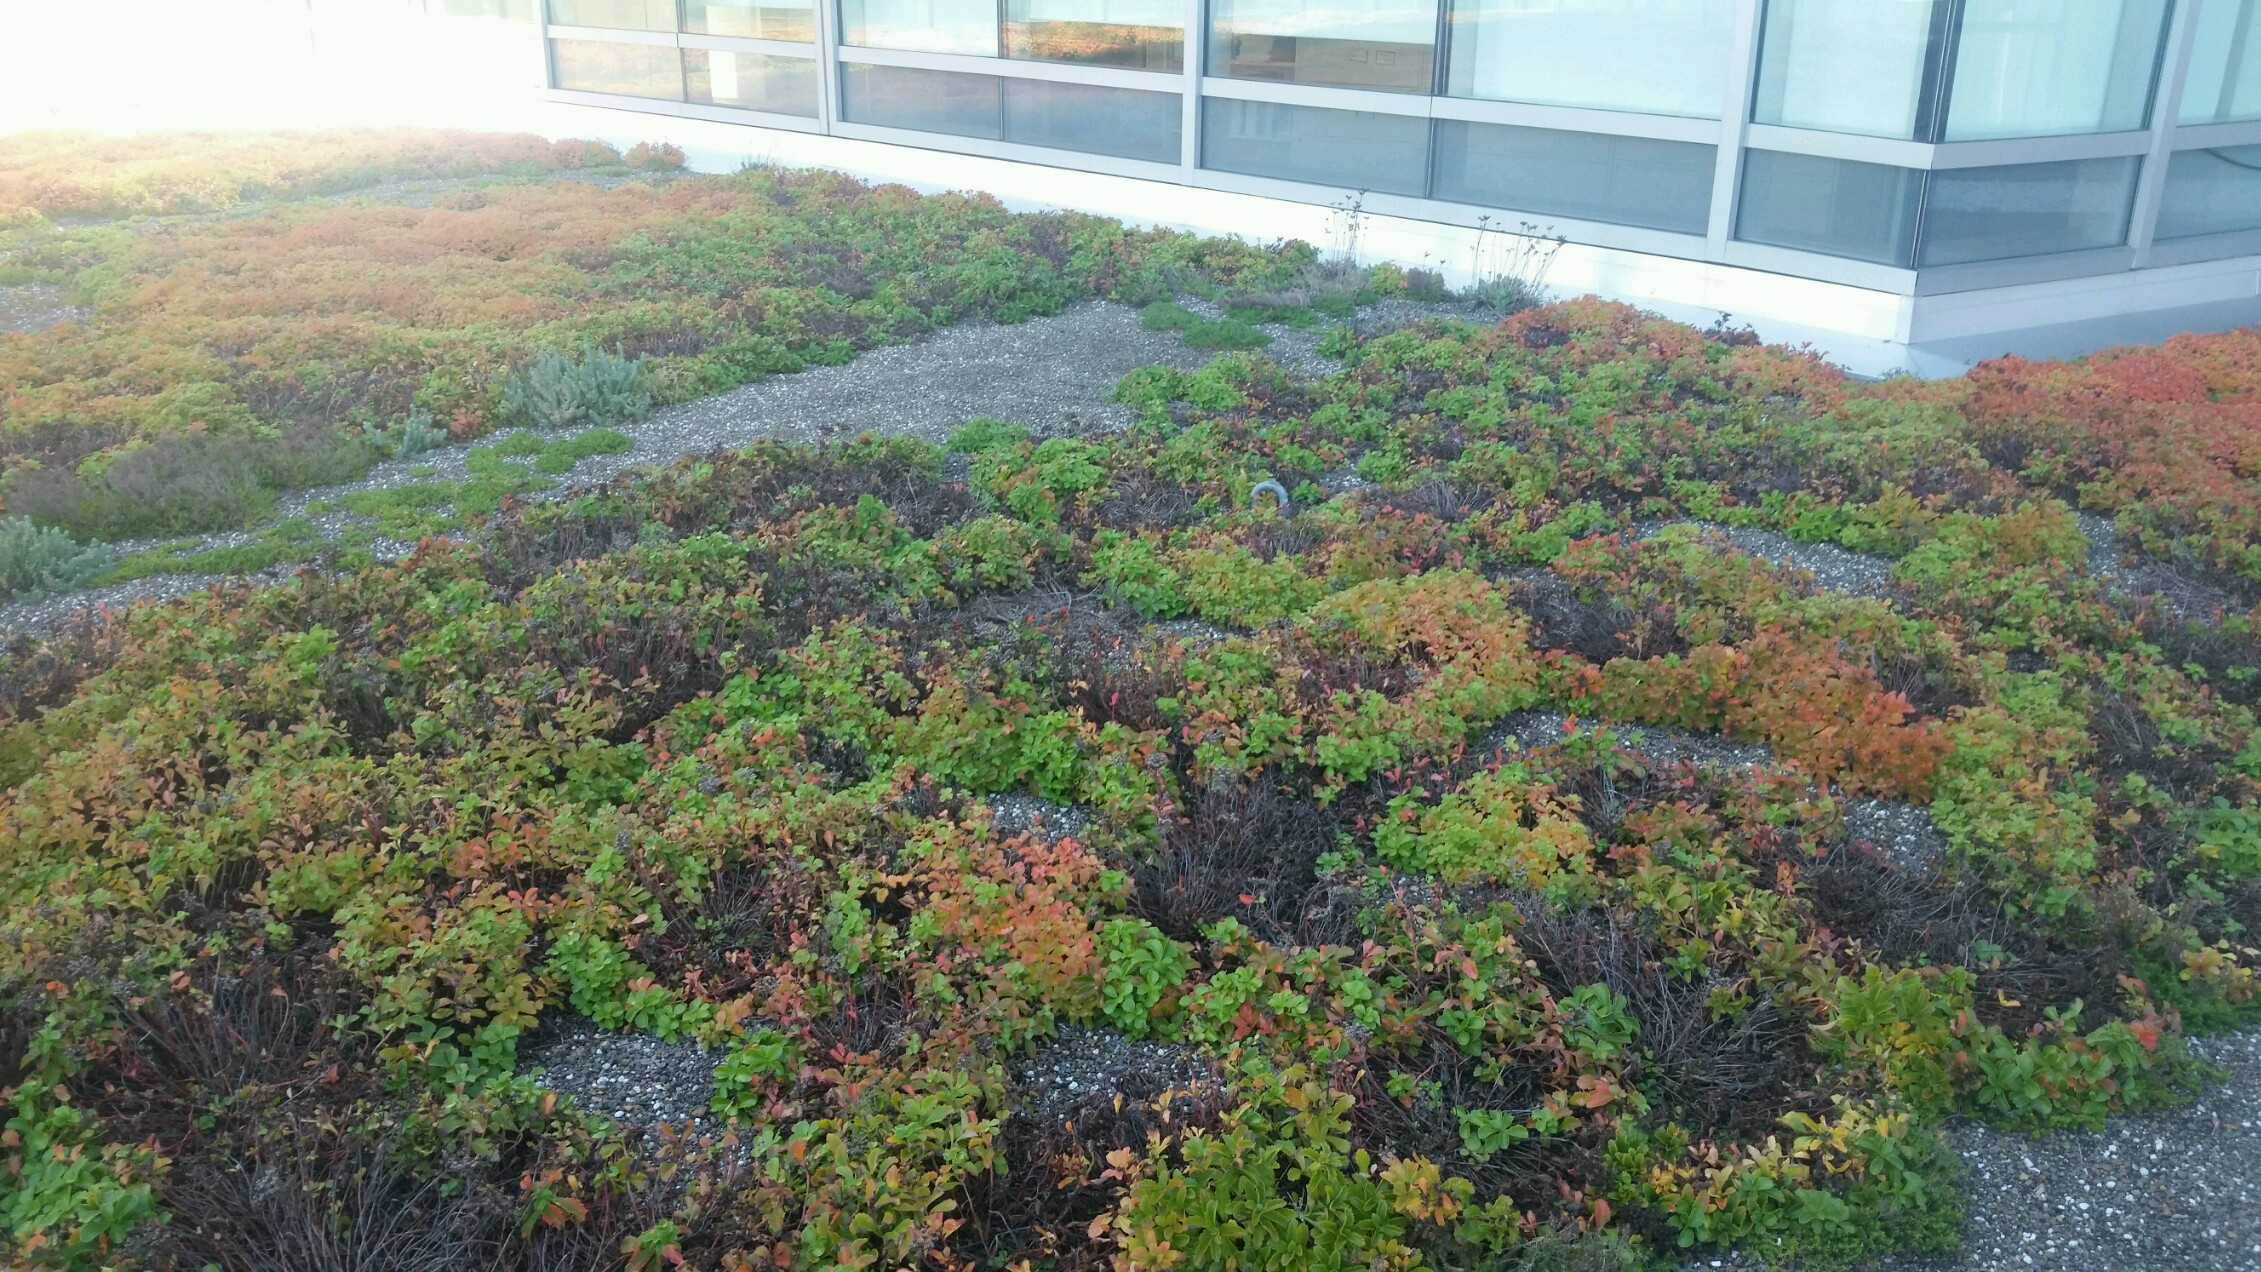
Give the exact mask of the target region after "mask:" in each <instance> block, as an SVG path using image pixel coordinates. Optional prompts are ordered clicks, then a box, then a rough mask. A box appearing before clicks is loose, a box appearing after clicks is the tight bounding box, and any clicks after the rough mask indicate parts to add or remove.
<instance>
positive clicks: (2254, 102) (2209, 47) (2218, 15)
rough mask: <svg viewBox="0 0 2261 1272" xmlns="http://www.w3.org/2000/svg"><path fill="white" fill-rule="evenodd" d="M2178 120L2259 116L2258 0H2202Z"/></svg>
mask: <svg viewBox="0 0 2261 1272" xmlns="http://www.w3.org/2000/svg"><path fill="white" fill-rule="evenodd" d="M2197 40H2198V42H2197V44H2195V45H2193V46H2192V48H2191V52H2190V78H2189V80H2187V81H2186V82H2185V83H2184V86H2183V91H2182V122H2184V123H2186V124H2226V123H2230V122H2232V121H2234V120H2240V119H2261V0H2202V3H2201V4H2200V5H2199V8H2198V33H2197Z"/></svg>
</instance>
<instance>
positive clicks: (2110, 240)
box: [1920, 158, 2138, 265]
mask: <svg viewBox="0 0 2261 1272" xmlns="http://www.w3.org/2000/svg"><path fill="white" fill-rule="evenodd" d="M2137 162H2138V161H2137V160H2135V159H2132V158H2128V159H2082V160H2076V161H2074V162H2071V163H2021V164H2013V165H2010V166H2008V167H2002V168H1957V169H1949V170H1947V171H1943V172H1934V173H1932V174H1931V194H1930V197H1929V201H1928V203H1927V204H1926V205H1925V208H1924V216H1923V258H1922V261H1921V262H1920V263H1921V264H1924V265H1961V264H1965V263H1967V262H1970V261H1994V260H2004V259H2007V258H2010V257H2015V256H2043V255H2047V254H2048V253H2050V252H2076V251H2080V250H2082V249H2084V248H2092V247H2112V246H2116V245H2118V244H2120V243H2124V242H2126V241H2127V236H2128V210H2129V208H2130V207H2131V206H2132V205H2133V203H2134V200H2135V173H2136V167H2137Z"/></svg>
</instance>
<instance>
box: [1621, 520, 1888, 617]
mask: <svg viewBox="0 0 2261 1272" xmlns="http://www.w3.org/2000/svg"><path fill="white" fill-rule="evenodd" d="M1668 525H1686V526H1695V527H1697V528H1699V529H1701V530H1702V531H1704V533H1705V534H1706V535H1707V536H1710V535H1718V536H1720V537H1721V538H1724V539H1726V540H1727V542H1728V543H1730V544H1732V545H1734V546H1735V547H1736V548H1739V549H1741V550H1742V551H1743V552H1745V553H1748V554H1749V555H1751V556H1754V557H1757V558H1759V559H1760V560H1763V561H1771V562H1773V563H1774V564H1776V565H1782V566H1788V567H1790V568H1791V569H1794V570H1803V571H1805V572H1806V573H1808V574H1810V575H1812V576H1813V582H1814V586H1815V587H1818V588H1820V589H1821V590H1823V591H1825V592H1839V593H1843V594H1844V595H1847V596H1867V597H1874V598H1878V599H1883V598H1888V597H1890V596H1891V595H1892V594H1893V591H1894V588H1893V586H1892V560H1891V558H1889V557H1881V556H1874V555H1871V554H1869V553H1866V552H1853V551H1850V550H1848V549H1845V548H1840V547H1838V546H1837V545H1836V544H1834V543H1807V542H1805V541H1803V540H1800V539H1793V538H1791V537H1790V536H1789V535H1786V534H1780V533H1777V532H1776V531H1773V530H1761V529H1758V528H1756V527H1752V526H1723V525H1719V524H1717V523H1714V522H1709V521H1673V522H1645V523H1642V524H1639V525H1636V526H1634V527H1633V530H1634V537H1636V538H1641V539H1646V538H1648V537H1650V536H1651V535H1654V534H1655V533H1656V532H1657V531H1659V530H1662V529H1664V528H1665V527H1666V526H1668Z"/></svg>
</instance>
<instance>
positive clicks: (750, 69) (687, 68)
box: [683, 49, 817, 118]
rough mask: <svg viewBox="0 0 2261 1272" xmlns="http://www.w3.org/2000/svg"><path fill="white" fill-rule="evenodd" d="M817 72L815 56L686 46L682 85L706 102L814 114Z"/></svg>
mask: <svg viewBox="0 0 2261 1272" xmlns="http://www.w3.org/2000/svg"><path fill="white" fill-rule="evenodd" d="M816 77H817V67H816V59H815V58H810V57H777V56H774V55H772V54H768V53H732V52H726V51H724V50H721V49H685V50H683V86H684V88H685V90H686V91H687V93H688V94H689V97H690V100H692V101H694V102H698V103H700V104H702V105H707V106H735V107H737V108H738V109H740V110H766V111H770V112H772V113H774V114H779V115H806V116H809V117H811V118H814V117H815V116H816V104H817V103H816V98H817V78H816Z"/></svg>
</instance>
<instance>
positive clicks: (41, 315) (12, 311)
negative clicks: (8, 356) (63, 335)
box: [0, 283, 93, 335]
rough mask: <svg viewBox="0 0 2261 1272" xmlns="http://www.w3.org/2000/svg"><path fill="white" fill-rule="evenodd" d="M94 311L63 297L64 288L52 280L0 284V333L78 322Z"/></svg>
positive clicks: (36, 329) (41, 329) (41, 328)
mask: <svg viewBox="0 0 2261 1272" xmlns="http://www.w3.org/2000/svg"><path fill="white" fill-rule="evenodd" d="M91 312H93V311H92V310H90V309H88V308H87V307H86V306H84V305H73V304H70V303H68V302H66V301H65V300H64V299H63V289H62V288H60V287H58V286H56V285H54V284H53V283H15V284H12V285H10V286H6V287H0V335H5V334H7V333H8V332H11V331H44V330H46V329H47V328H49V327H54V326H59V325H61V324H63V323H66V322H77V321H78V320H79V319H81V318H84V317H86V316H87V315H88V314H89V313H91Z"/></svg>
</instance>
